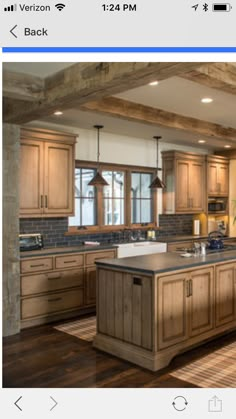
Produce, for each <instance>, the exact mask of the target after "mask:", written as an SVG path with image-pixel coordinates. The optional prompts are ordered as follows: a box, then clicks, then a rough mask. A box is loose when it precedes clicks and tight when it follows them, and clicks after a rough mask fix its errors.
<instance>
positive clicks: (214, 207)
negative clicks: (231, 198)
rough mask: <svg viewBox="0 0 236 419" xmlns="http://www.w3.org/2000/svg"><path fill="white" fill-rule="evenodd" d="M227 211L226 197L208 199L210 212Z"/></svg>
mask: <svg viewBox="0 0 236 419" xmlns="http://www.w3.org/2000/svg"><path fill="white" fill-rule="evenodd" d="M224 211H226V201H225V200H224V199H214V200H213V199H212V200H210V201H208V212H224Z"/></svg>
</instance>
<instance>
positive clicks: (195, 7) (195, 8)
mask: <svg viewBox="0 0 236 419" xmlns="http://www.w3.org/2000/svg"><path fill="white" fill-rule="evenodd" d="M197 8H198V4H195V5H194V6H192V9H194V10H195V12H196V11H197Z"/></svg>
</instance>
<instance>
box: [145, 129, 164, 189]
mask: <svg viewBox="0 0 236 419" xmlns="http://www.w3.org/2000/svg"><path fill="white" fill-rule="evenodd" d="M153 138H155V140H156V144H157V171H158V170H162V169H161V168H160V167H158V142H159V140H160V139H161V138H162V137H160V136H157V135H156V136H154V137H153ZM165 187H166V185H165V184H164V182H162V180H161V179H160V178H159V177H158V175H156V177H155V179H153V181H152V183H151V185H150V186H149V188H152V189H163V188H165Z"/></svg>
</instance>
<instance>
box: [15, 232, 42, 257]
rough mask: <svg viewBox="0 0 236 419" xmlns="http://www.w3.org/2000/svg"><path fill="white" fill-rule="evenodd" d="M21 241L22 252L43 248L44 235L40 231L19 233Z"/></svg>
mask: <svg viewBox="0 0 236 419" xmlns="http://www.w3.org/2000/svg"><path fill="white" fill-rule="evenodd" d="M19 242H20V251H21V252H24V251H27V250H40V249H42V248H43V236H42V234H40V233H34V234H19Z"/></svg>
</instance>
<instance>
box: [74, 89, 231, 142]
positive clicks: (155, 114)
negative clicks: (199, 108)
mask: <svg viewBox="0 0 236 419" xmlns="http://www.w3.org/2000/svg"><path fill="white" fill-rule="evenodd" d="M81 109H82V110H86V111H93V112H98V113H100V114H102V115H107V116H111V117H116V118H121V119H123V120H127V121H132V122H139V123H142V124H147V125H154V126H158V127H164V128H172V129H176V130H181V131H185V132H189V133H195V134H196V135H198V136H199V135H200V136H204V137H211V138H217V139H224V140H230V141H236V129H234V128H226V127H224V126H222V125H219V124H214V123H212V122H207V121H203V120H199V119H196V118H192V117H188V116H184V115H178V114H176V113H173V112H168V111H164V110H162V109H157V108H152V107H150V106H144V105H140V104H137V103H134V102H130V101H126V100H122V99H118V98H114V97H110V98H105V99H103V100H101V101H99V102H91V103H87V104H86V105H83V106H82V107H81Z"/></svg>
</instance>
